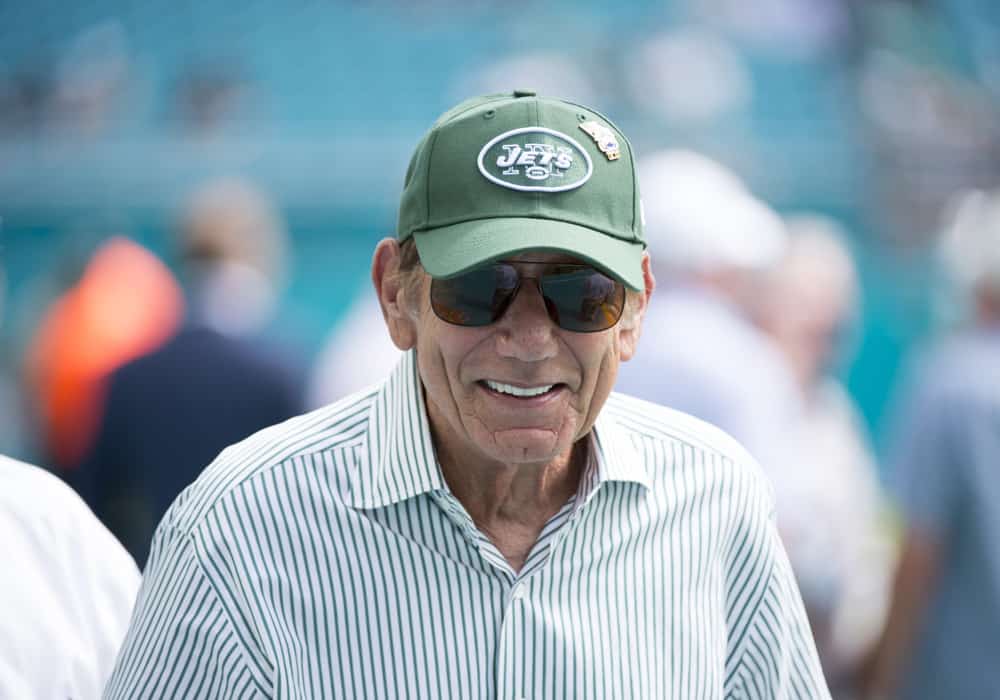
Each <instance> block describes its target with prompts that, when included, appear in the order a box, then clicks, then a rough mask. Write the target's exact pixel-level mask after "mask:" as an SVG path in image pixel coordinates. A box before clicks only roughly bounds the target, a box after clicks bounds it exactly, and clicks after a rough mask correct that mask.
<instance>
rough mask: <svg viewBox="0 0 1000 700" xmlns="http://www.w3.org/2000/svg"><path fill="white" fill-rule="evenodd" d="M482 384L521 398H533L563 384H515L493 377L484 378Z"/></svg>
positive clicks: (498, 391)
mask: <svg viewBox="0 0 1000 700" xmlns="http://www.w3.org/2000/svg"><path fill="white" fill-rule="evenodd" d="M480 384H481V385H483V386H485V387H486V388H487V389H488V390H490V391H492V392H494V393H497V394H504V395H506V396H514V397H516V398H519V399H532V398H535V397H536V396H542V395H544V394H548V393H549V392H550V391H552V390H553V389H555V388H556V387H559V386H562V385H561V384H541V385H539V386H514V385H513V384H504V383H503V382H496V381H493V380H492V379H484V380H483V381H481V382H480Z"/></svg>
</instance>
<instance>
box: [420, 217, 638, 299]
mask: <svg viewBox="0 0 1000 700" xmlns="http://www.w3.org/2000/svg"><path fill="white" fill-rule="evenodd" d="M413 239H414V241H415V242H416V244H417V251H418V252H419V253H420V263H421V264H422V265H423V267H424V269H425V270H426V271H427V272H428V274H430V275H431V277H453V276H454V275H457V274H460V273H462V272H465V271H466V270H468V269H470V268H473V267H475V266H477V265H481V264H483V263H485V262H489V261H491V260H496V259H498V258H503V257H506V256H509V255H516V254H518V253H524V252H526V251H531V250H537V251H545V252H555V253H566V254H568V255H573V256H575V257H578V258H581V259H582V260H585V261H586V262H589V263H590V264H592V265H594V266H595V267H598V268H600V269H602V270H604V271H606V272H607V273H608V274H610V275H611V276H612V277H615V278H616V279H618V280H620V281H621V282H623V283H624V284H625V286H627V287H631V288H632V289H635V290H639V291H641V290H642V289H644V288H645V284H644V282H643V275H642V251H643V244H642V243H641V242H639V241H623V240H621V239H620V238H615V237H614V236H611V235H608V234H606V233H601V232H600V231H595V230H594V229H591V228H587V227H586V226H577V225H576V224H570V223H567V222H565V221H554V220H552V219H533V218H528V217H503V218H495V219H477V220H475V221H464V222H462V223H460V224H452V225H451V226H442V227H440V228H435V229H432V230H429V231H417V232H414V234H413Z"/></svg>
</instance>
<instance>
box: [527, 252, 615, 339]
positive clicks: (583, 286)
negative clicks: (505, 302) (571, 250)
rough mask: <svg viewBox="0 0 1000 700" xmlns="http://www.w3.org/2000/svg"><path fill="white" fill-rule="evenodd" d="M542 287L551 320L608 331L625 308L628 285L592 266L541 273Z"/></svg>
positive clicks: (587, 330)
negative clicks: (626, 286) (542, 274)
mask: <svg viewBox="0 0 1000 700" xmlns="http://www.w3.org/2000/svg"><path fill="white" fill-rule="evenodd" d="M541 288H542V294H543V295H544V296H545V301H546V306H547V307H548V309H549V314H550V315H551V316H552V320H553V321H555V322H556V323H557V324H558V325H559V327H560V328H564V329H566V330H568V331H576V332H578V333H593V332H595V331H603V330H607V329H608V328H611V327H612V326H613V325H615V324H616V323H618V319H620V318H621V315H622V310H623V309H624V308H625V287H624V286H623V285H622V284H621V283H619V282H616V281H615V280H613V279H611V278H610V277H608V276H607V275H604V274H602V273H600V272H598V271H597V270H595V269H593V268H590V267H573V268H569V269H567V270H565V271H560V270H555V271H553V272H551V273H549V274H546V275H544V276H542V279H541Z"/></svg>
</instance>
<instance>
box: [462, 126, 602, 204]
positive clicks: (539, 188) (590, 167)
mask: <svg viewBox="0 0 1000 700" xmlns="http://www.w3.org/2000/svg"><path fill="white" fill-rule="evenodd" d="M524 133H542V134H548V135H549V136H555V137H556V138H558V139H561V140H563V141H565V142H566V143H568V144H569V145H571V146H572V147H573V148H574V149H576V151H577V152H578V153H581V154H583V159H584V161H585V162H586V163H587V172H586V173H585V174H584V175H583V177H581V178H580V179H579V180H576V181H575V182H571V183H569V184H567V185H556V186H548V185H519V184H517V183H514V182H507V181H506V180H503V179H501V178H499V177H497V176H496V175H494V174H493V173H491V172H489V171H487V170H486V167H485V166H484V164H483V159H484V158H485V156H486V152H487V151H489V150H490V149H491V148H493V146H495V145H496V144H497V142H499V141H502V140H503V139H505V138H509V137H511V136H517V135H518V134H524ZM476 165H477V166H478V167H479V172H481V173H482V174H483V177H485V178H486V179H487V180H489V181H490V182H493V183H495V184H497V185H500V186H501V187H506V188H508V189H512V190H517V191H519V192H565V191H567V190H575V189H576V188H577V187H582V186H583V185H584V184H585V183H586V182H587V181H588V180H589V179H590V176H591V175H593V174H594V161H593V160H591V158H590V154H589V153H587V151H586V149H585V148H584V147H583V146H581V145H580V144H579V142H578V141H577V140H576V139H574V138H573V137H572V136H569V135H568V134H564V133H563V132H561V131H556V130H555V129H549V128H547V127H544V126H522V127H520V128H517V129H511V130H510V131H505V132H503V133H502V134H500V135H499V136H495V137H493V138H492V139H490V140H489V141H488V142H487V143H486V145H485V146H483V147H482V149H481V150H480V151H479V157H478V158H476Z"/></svg>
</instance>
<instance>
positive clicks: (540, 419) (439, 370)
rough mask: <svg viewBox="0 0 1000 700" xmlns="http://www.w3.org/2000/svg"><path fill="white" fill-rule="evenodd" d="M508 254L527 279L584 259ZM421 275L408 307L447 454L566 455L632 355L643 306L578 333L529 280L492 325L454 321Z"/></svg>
mask: <svg viewBox="0 0 1000 700" xmlns="http://www.w3.org/2000/svg"><path fill="white" fill-rule="evenodd" d="M508 260H509V261H511V262H514V263H516V267H517V268H518V270H519V272H520V273H521V274H522V276H523V277H535V276H537V275H539V274H541V273H542V272H543V271H544V269H545V268H546V264H551V263H555V262H560V263H567V262H568V263H577V262H580V261H578V260H576V259H574V258H571V257H568V256H565V255H555V254H551V253H531V254H526V255H521V256H514V257H512V258H509V259H508ZM525 260H531V261H532V262H530V263H528V262H523V261H525ZM539 261H540V262H541V263H543V264H539ZM421 274H422V275H423V279H422V280H421V284H420V285H419V286H418V287H416V294H414V295H413V296H414V297H416V298H411V299H408V300H407V303H406V306H407V307H408V312H409V313H408V315H409V317H410V320H411V322H412V331H413V337H414V338H415V343H414V344H415V347H416V349H417V361H418V366H419V370H420V376H421V379H422V380H423V384H424V389H425V396H426V400H427V410H428V414H429V417H430V420H431V425H432V427H433V430H434V432H435V438H436V442H437V446H438V450H439V452H442V453H443V454H442V456H445V455H447V457H448V458H450V459H453V460H470V459H476V460H486V461H492V462H499V463H504V464H515V463H543V462H548V461H550V460H552V459H555V458H557V457H558V456H560V455H567V454H568V453H569V451H570V449H571V448H572V445H573V443H574V442H576V441H577V440H579V439H580V438H581V437H583V436H584V435H586V434H587V432H588V431H589V430H590V429H591V426H593V424H594V421H595V419H596V418H597V415H598V413H599V412H600V410H601V407H602V406H603V405H604V401H605V400H606V399H607V397H608V394H609V393H610V392H611V388H612V386H613V385H614V382H615V378H616V376H617V373H618V363H619V362H621V361H622V360H627V359H629V358H630V357H631V356H632V353H633V351H634V349H635V343H636V341H637V340H638V332H639V323H640V320H641V308H642V307H644V304H640V305H639V306H640V309H639V311H636V310H634V309H630V308H626V310H625V313H624V314H623V316H622V319H621V320H620V321H619V322H618V324H616V325H615V326H613V327H612V328H610V329H608V330H606V331H600V332H596V333H574V332H571V331H566V330H563V329H561V328H559V327H558V326H557V325H556V324H555V323H554V322H553V321H552V320H551V319H550V318H549V316H548V314H547V313H546V309H545V303H544V300H543V299H542V296H541V293H540V292H539V291H538V288H537V286H536V285H535V284H534V283H533V282H532V281H531V280H525V282H524V283H523V284H522V285H521V288H520V291H519V292H518V294H517V296H516V297H515V298H514V300H513V301H512V302H511V304H510V306H509V307H508V309H507V311H506V312H505V313H504V315H503V316H502V317H501V318H500V319H499V320H497V321H496V322H495V323H493V324H491V325H489V326H483V327H463V326H455V325H452V324H449V323H446V322H445V321H442V320H441V319H439V318H438V317H437V316H436V315H435V314H434V312H433V310H432V309H431V307H430V301H429V288H430V282H431V280H430V277H429V276H428V275H426V274H425V273H421ZM526 394H527V395H526Z"/></svg>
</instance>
